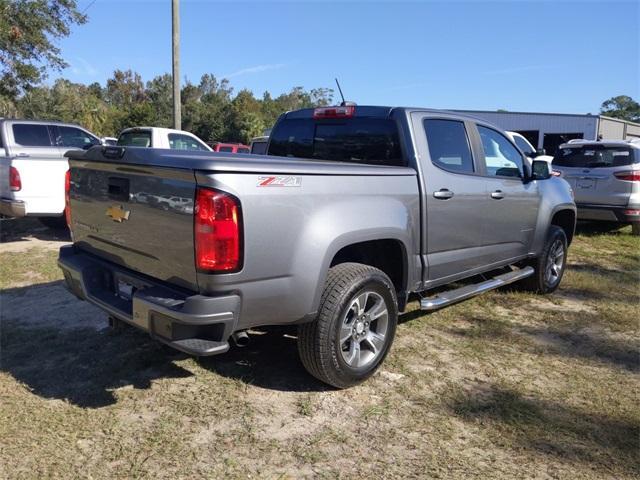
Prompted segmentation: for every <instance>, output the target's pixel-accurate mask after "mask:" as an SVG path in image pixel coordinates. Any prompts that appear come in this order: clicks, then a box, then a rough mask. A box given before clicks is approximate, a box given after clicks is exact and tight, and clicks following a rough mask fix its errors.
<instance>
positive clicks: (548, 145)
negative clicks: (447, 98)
mask: <svg viewBox="0 0 640 480" xmlns="http://www.w3.org/2000/svg"><path fill="white" fill-rule="evenodd" d="M456 111H457V112H460V113H463V114H465V115H469V116H471V117H477V118H481V119H483V120H485V121H487V122H490V123H493V124H494V125H497V126H498V127H500V128H502V129H503V130H511V131H515V132H518V133H520V134H521V135H523V136H524V137H526V138H527V140H529V142H531V144H532V145H534V146H535V147H536V148H544V149H545V150H546V151H547V154H548V155H554V154H555V152H556V150H557V148H558V146H559V145H560V144H562V143H564V142H567V141H569V140H572V139H574V138H583V139H585V140H596V139H597V138H603V139H615V140H628V139H631V138H640V123H634V122H629V121H626V120H620V119H618V118H611V117H605V116H603V115H576V114H565V113H529V112H491V111H482V110H456Z"/></svg>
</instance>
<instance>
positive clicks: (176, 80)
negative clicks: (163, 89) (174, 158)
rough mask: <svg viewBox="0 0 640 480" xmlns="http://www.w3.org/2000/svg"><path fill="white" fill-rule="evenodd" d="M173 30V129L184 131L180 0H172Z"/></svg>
mask: <svg viewBox="0 0 640 480" xmlns="http://www.w3.org/2000/svg"><path fill="white" fill-rule="evenodd" d="M171 26H172V28H171V30H172V42H171V46H172V48H173V52H172V53H173V54H172V62H173V128H175V129H177V130H181V129H182V113H181V111H180V110H181V106H180V0H171Z"/></svg>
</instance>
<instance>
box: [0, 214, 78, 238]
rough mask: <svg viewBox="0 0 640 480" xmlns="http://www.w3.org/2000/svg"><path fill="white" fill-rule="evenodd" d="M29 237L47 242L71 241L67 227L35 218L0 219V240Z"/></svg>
mask: <svg viewBox="0 0 640 480" xmlns="http://www.w3.org/2000/svg"><path fill="white" fill-rule="evenodd" d="M30 238H35V239H38V240H42V241H47V242H49V241H58V242H70V241H71V235H70V234H69V229H68V228H66V227H64V226H56V227H51V226H46V225H44V224H42V223H41V222H40V221H38V220H37V219H36V218H28V217H27V218H15V219H3V220H2V221H0V242H2V243H4V242H19V241H25V240H28V239H30Z"/></svg>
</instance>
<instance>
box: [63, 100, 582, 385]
mask: <svg viewBox="0 0 640 480" xmlns="http://www.w3.org/2000/svg"><path fill="white" fill-rule="evenodd" d="M68 157H69V162H70V178H69V181H68V185H69V189H68V192H67V202H68V204H69V207H70V222H71V231H72V235H73V240H74V243H73V245H71V246H66V247H63V248H62V249H61V250H60V257H59V265H60V267H61V268H62V270H63V271H64V276H65V280H66V284H67V286H68V288H69V289H70V290H71V291H72V292H73V293H74V294H75V295H77V296H78V297H79V298H81V299H85V300H88V301H90V302H92V303H94V304H96V305H98V306H99V307H101V308H102V309H104V310H106V311H107V312H108V313H109V315H110V316H111V317H112V319H113V321H118V322H120V321H124V322H127V323H130V324H133V325H135V326H137V327H139V328H141V329H143V330H146V331H148V332H149V333H150V334H151V335H152V336H153V337H154V338H156V339H158V340H160V341H162V342H164V343H166V344H168V345H170V346H172V347H175V348H177V349H179V350H182V351H184V352H187V353H190V354H193V355H198V356H200V355H214V354H219V353H223V352H226V351H227V350H228V349H229V341H230V340H232V339H233V340H235V343H236V344H237V345H243V344H245V343H246V342H247V339H248V337H247V330H248V329H251V328H253V327H258V326H263V325H289V324H298V325H299V328H298V332H299V333H298V345H299V353H300V357H301V360H302V363H303V364H304V366H305V367H306V368H307V370H308V371H309V372H310V373H311V374H313V375H314V376H316V377H317V378H318V379H320V380H322V381H323V382H326V383H328V384H330V385H333V386H336V387H340V388H344V387H348V386H351V385H354V384H357V383H358V382H361V381H363V380H364V379H366V378H367V377H369V376H370V375H371V374H372V373H373V372H374V371H375V369H376V368H377V367H378V365H380V363H381V362H382V361H383V359H384V357H385V356H386V354H387V352H388V351H389V348H390V346H391V343H392V341H393V338H394V335H395V331H396V324H397V320H398V314H399V313H401V312H402V311H404V310H405V307H406V305H407V302H408V299H409V295H410V294H415V295H416V296H418V297H419V298H420V305H421V308H422V309H424V310H427V311H429V310H435V309H438V308H441V307H444V306H447V305H450V304H452V303H455V302H458V301H461V300H464V299H467V298H470V297H472V296H474V295H476V294H478V293H481V292H484V291H487V290H490V289H493V288H497V287H500V286H502V285H506V284H509V283H513V282H519V283H520V285H521V286H522V288H526V289H529V290H533V291H537V292H540V293H548V292H552V291H553V290H555V289H556V288H557V287H558V285H559V283H560V281H561V278H562V274H563V271H564V267H565V264H566V258H567V247H568V245H569V244H570V243H571V239H572V236H573V233H574V228H575V219H576V207H575V204H574V202H573V198H572V192H571V189H570V188H569V185H568V184H567V183H566V182H565V181H564V180H562V179H559V178H556V177H551V176H550V175H549V168H548V163H547V162H544V161H539V162H535V161H534V162H530V161H529V160H528V159H526V158H525V157H524V155H523V154H522V152H521V151H520V150H518V148H517V147H516V146H515V145H514V144H513V143H512V142H511V140H509V139H508V138H507V137H506V136H505V135H504V133H503V132H502V131H500V130H499V129H497V128H496V127H494V126H492V125H489V124H486V123H484V122H482V121H480V120H477V119H470V118H465V117H461V116H460V115H456V114H452V113H448V112H444V111H437V110H426V109H417V108H388V107H366V106H353V105H345V106H339V107H325V108H317V109H304V110H299V111H294V112H288V113H286V114H283V115H282V116H281V117H280V118H279V120H278V122H277V123H276V125H275V127H274V129H273V131H272V134H271V136H270V139H269V146H268V155H267V156H254V155H233V156H231V155H226V154H220V153H210V152H178V151H174V150H159V149H147V148H136V147H106V146H104V147H94V148H92V149H90V150H88V151H86V152H69V153H68ZM141 192H144V193H143V194H141ZM162 198H165V199H168V198H181V199H184V201H183V202H180V203H179V204H176V203H175V202H173V203H171V202H160V201H159V199H162ZM174 204H175V206H174Z"/></svg>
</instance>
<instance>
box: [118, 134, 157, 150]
mask: <svg viewBox="0 0 640 480" xmlns="http://www.w3.org/2000/svg"><path fill="white" fill-rule="evenodd" d="M118 145H120V146H122V147H150V146H151V132H123V133H122V134H120V137H118Z"/></svg>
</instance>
